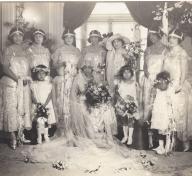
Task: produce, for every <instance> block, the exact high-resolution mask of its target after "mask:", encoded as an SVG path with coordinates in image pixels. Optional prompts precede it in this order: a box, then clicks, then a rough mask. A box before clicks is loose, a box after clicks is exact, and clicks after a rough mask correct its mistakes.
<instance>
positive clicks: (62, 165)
mask: <svg viewBox="0 0 192 176" xmlns="http://www.w3.org/2000/svg"><path fill="white" fill-rule="evenodd" d="M52 167H53V168H55V169H58V170H64V169H66V164H65V163H64V162H63V161H56V162H54V163H53V164H52Z"/></svg>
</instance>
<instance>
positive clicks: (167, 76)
mask: <svg viewBox="0 0 192 176" xmlns="http://www.w3.org/2000/svg"><path fill="white" fill-rule="evenodd" d="M170 78H171V76H170V73H169V72H168V71H162V72H160V73H158V74H157V76H156V80H157V81H159V80H165V81H168V82H170Z"/></svg>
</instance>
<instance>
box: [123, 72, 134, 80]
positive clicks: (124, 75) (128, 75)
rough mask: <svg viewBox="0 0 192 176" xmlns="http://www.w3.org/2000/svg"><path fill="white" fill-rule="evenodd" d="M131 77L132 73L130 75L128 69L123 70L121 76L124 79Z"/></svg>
mask: <svg viewBox="0 0 192 176" xmlns="http://www.w3.org/2000/svg"><path fill="white" fill-rule="evenodd" d="M131 77H132V75H131V72H130V71H129V70H125V71H124V72H123V78H124V80H130V79H131Z"/></svg>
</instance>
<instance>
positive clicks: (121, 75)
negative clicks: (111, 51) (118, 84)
mask: <svg viewBox="0 0 192 176" xmlns="http://www.w3.org/2000/svg"><path fill="white" fill-rule="evenodd" d="M126 70H128V71H129V72H130V73H131V77H133V76H134V72H133V69H132V68H131V67H130V66H128V65H124V66H123V67H121V68H120V70H119V72H118V73H117V75H116V76H115V77H116V78H117V79H120V80H124V78H123V74H124V72H125V71H126Z"/></svg>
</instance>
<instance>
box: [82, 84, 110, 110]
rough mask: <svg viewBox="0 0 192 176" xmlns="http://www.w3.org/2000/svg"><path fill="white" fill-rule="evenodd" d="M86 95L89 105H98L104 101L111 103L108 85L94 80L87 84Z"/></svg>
mask: <svg viewBox="0 0 192 176" xmlns="http://www.w3.org/2000/svg"><path fill="white" fill-rule="evenodd" d="M85 97H86V99H85V102H86V105H87V107H97V106H100V105H101V104H103V103H109V102H110V101H111V96H110V94H109V91H108V88H107V86H106V85H104V84H97V83H95V82H92V81H91V82H89V83H88V85H87V88H86V91H85Z"/></svg>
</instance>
